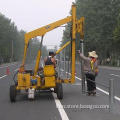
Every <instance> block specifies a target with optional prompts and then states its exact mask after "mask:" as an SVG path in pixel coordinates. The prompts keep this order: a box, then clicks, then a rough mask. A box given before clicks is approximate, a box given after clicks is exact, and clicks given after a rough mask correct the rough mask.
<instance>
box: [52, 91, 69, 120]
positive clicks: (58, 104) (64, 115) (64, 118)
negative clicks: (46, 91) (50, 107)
mask: <svg viewBox="0 0 120 120" xmlns="http://www.w3.org/2000/svg"><path fill="white" fill-rule="evenodd" d="M52 95H53V97H54V100H55V104H56V108H57V109H58V111H59V113H60V116H61V118H62V120H69V118H68V116H67V113H66V112H65V110H64V108H63V106H62V104H61V102H60V100H59V99H57V96H56V94H55V93H52Z"/></svg>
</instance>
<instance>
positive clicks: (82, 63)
mask: <svg viewBox="0 0 120 120" xmlns="http://www.w3.org/2000/svg"><path fill="white" fill-rule="evenodd" d="M80 43H81V52H82V54H83V55H84V43H83V40H82V39H81V41H80ZM83 66H84V61H83V60H82V61H81V77H82V93H83V94H85V75H84V70H83Z"/></svg>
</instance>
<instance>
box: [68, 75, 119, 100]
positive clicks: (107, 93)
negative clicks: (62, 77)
mask: <svg viewBox="0 0 120 120" xmlns="http://www.w3.org/2000/svg"><path fill="white" fill-rule="evenodd" d="M68 74H71V73H68ZM111 75H113V74H111ZM118 76H119V75H118ZM75 78H77V79H78V80H80V81H81V78H79V77H77V76H75ZM96 88H97V90H99V91H101V92H103V93H105V94H106V95H109V92H107V91H105V90H103V89H101V88H99V87H96ZM114 98H115V99H116V100H118V101H120V98H119V97H117V96H114Z"/></svg>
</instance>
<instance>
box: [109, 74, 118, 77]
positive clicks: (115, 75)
mask: <svg viewBox="0 0 120 120" xmlns="http://www.w3.org/2000/svg"><path fill="white" fill-rule="evenodd" d="M110 75H111V76H115V77H120V75H116V74H110Z"/></svg>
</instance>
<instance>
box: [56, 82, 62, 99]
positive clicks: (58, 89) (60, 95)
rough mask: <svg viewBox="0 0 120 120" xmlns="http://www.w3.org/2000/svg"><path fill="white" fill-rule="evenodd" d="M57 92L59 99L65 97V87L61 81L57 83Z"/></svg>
mask: <svg viewBox="0 0 120 120" xmlns="http://www.w3.org/2000/svg"><path fill="white" fill-rule="evenodd" d="M56 94H57V98H58V99H60V100H61V99H63V87H62V84H61V83H57V84H56Z"/></svg>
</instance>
